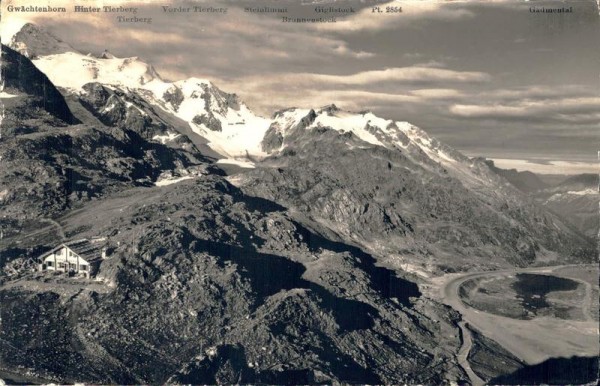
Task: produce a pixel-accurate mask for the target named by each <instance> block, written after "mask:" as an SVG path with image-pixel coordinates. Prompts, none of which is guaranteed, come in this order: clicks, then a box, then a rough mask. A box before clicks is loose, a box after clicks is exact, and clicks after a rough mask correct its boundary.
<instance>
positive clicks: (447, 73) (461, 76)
mask: <svg viewBox="0 0 600 386" xmlns="http://www.w3.org/2000/svg"><path fill="white" fill-rule="evenodd" d="M292 77H294V78H295V77H300V78H302V77H306V78H312V79H314V80H316V81H319V82H325V83H330V84H346V85H369V84H373V83H379V82H414V83H439V82H450V83H454V82H458V83H463V82H466V83H469V82H486V81H489V80H490V79H491V77H490V75H489V74H486V73H484V72H473V71H454V70H448V69H442V68H434V67H416V66H415V67H400V68H386V69H384V70H373V71H362V72H357V73H354V74H350V75H325V74H298V75H292Z"/></svg>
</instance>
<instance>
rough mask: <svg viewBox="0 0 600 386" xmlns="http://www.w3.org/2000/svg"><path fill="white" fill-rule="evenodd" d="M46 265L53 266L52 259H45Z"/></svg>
mask: <svg viewBox="0 0 600 386" xmlns="http://www.w3.org/2000/svg"><path fill="white" fill-rule="evenodd" d="M46 265H47V266H48V267H53V266H54V262H53V261H47V262H46Z"/></svg>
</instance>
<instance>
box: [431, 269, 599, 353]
mask: <svg viewBox="0 0 600 386" xmlns="http://www.w3.org/2000/svg"><path fill="white" fill-rule="evenodd" d="M565 272H567V274H565ZM589 272H592V274H591V275H590V273H589ZM593 273H596V275H597V273H598V267H597V266H589V265H588V266H553V267H533V268H524V269H510V270H498V271H490V272H475V273H468V274H459V275H446V276H445V277H440V278H436V279H435V280H433V281H432V282H434V283H435V284H434V285H433V286H432V288H431V289H430V291H432V292H430V293H431V294H433V295H432V296H436V295H435V292H436V291H439V292H438V295H437V296H439V297H440V299H441V301H442V302H443V303H445V304H448V305H450V306H452V308H454V309H455V310H457V311H458V312H460V313H461V315H462V317H463V319H464V320H465V321H466V322H467V323H468V324H469V327H470V328H474V329H476V330H477V331H478V332H480V333H482V334H483V335H485V336H486V337H488V338H491V339H493V340H494V341H496V342H497V343H498V344H500V345H501V346H502V347H504V348H505V349H506V350H507V351H509V352H510V353H512V354H514V355H515V356H516V357H517V358H519V359H521V360H522V361H524V362H525V363H528V364H530V365H533V364H538V363H541V362H543V361H545V360H547V359H550V358H557V357H571V356H582V357H585V356H596V355H598V352H599V349H600V347H599V344H598V320H597V317H595V318H594V317H591V316H590V315H589V312H587V311H586V312H585V314H586V315H585V316H584V317H583V318H582V317H574V318H565V317H564V316H563V317H561V318H558V317H554V316H538V317H534V318H531V319H529V320H523V319H518V318H514V317H507V316H502V314H506V312H502V311H500V309H501V308H502V305H501V303H498V302H496V303H495V307H497V308H496V309H491V308H488V309H487V310H483V309H478V308H475V307H474V306H469V305H467V304H465V299H463V294H465V292H464V291H462V288H463V286H468V284H469V283H470V282H472V281H474V280H480V281H481V280H485V281H491V280H497V279H501V280H506V279H507V278H510V277H511V276H513V277H514V276H515V275H534V274H535V275H547V276H553V277H558V276H561V277H569V278H571V280H574V281H576V282H577V283H579V284H580V285H581V286H582V287H583V288H585V291H584V293H585V295H584V296H583V297H582V298H572V299H570V302H569V304H570V305H571V306H572V307H577V306H581V307H582V308H583V309H584V310H590V309H592V308H597V304H598V298H597V291H598V284H597V282H595V283H594V282H590V281H587V280H584V279H582V278H581V277H582V276H584V277H585V276H588V275H589V276H588V277H590V276H593ZM554 275H556V276H554ZM596 277H597V276H596ZM482 286H483V287H482V288H486V287H485V285H484V284H482ZM502 288H505V287H502ZM426 293H429V292H426ZM592 293H594V294H595V298H594V296H592ZM504 296H507V297H506V299H507V301H508V302H509V303H510V305H511V306H513V307H514V306H515V305H514V300H515V299H513V300H512V301H511V300H509V299H510V298H509V297H508V296H510V294H509V293H507V292H506V290H505V295H504ZM500 312H502V314H499V313H500ZM463 333H465V332H464V328H463Z"/></svg>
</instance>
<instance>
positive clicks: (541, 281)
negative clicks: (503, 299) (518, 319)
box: [511, 273, 579, 316]
mask: <svg viewBox="0 0 600 386" xmlns="http://www.w3.org/2000/svg"><path fill="white" fill-rule="evenodd" d="M516 279H517V281H515V282H514V283H512V284H511V287H512V289H513V290H515V292H516V293H517V298H518V299H519V300H520V301H521V303H522V306H523V308H524V309H525V310H527V311H529V312H531V313H534V314H538V312H539V311H540V310H542V309H545V308H554V309H555V311H556V312H557V314H562V313H564V312H568V308H565V309H564V310H563V309H561V307H556V306H553V305H551V304H550V303H548V302H547V301H546V295H547V294H549V293H551V292H557V291H574V290H576V289H577V288H578V287H579V283H578V282H576V281H574V280H570V279H565V278H562V277H556V276H549V275H539V274H531V273H519V274H517V276H516ZM557 316H559V315H557Z"/></svg>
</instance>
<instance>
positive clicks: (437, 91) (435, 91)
mask: <svg viewBox="0 0 600 386" xmlns="http://www.w3.org/2000/svg"><path fill="white" fill-rule="evenodd" d="M411 94H413V95H416V96H420V97H423V98H428V99H450V98H460V97H464V96H465V93H464V92H462V91H459V90H455V89H451V88H426V89H419V90H412V91H411Z"/></svg>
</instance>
